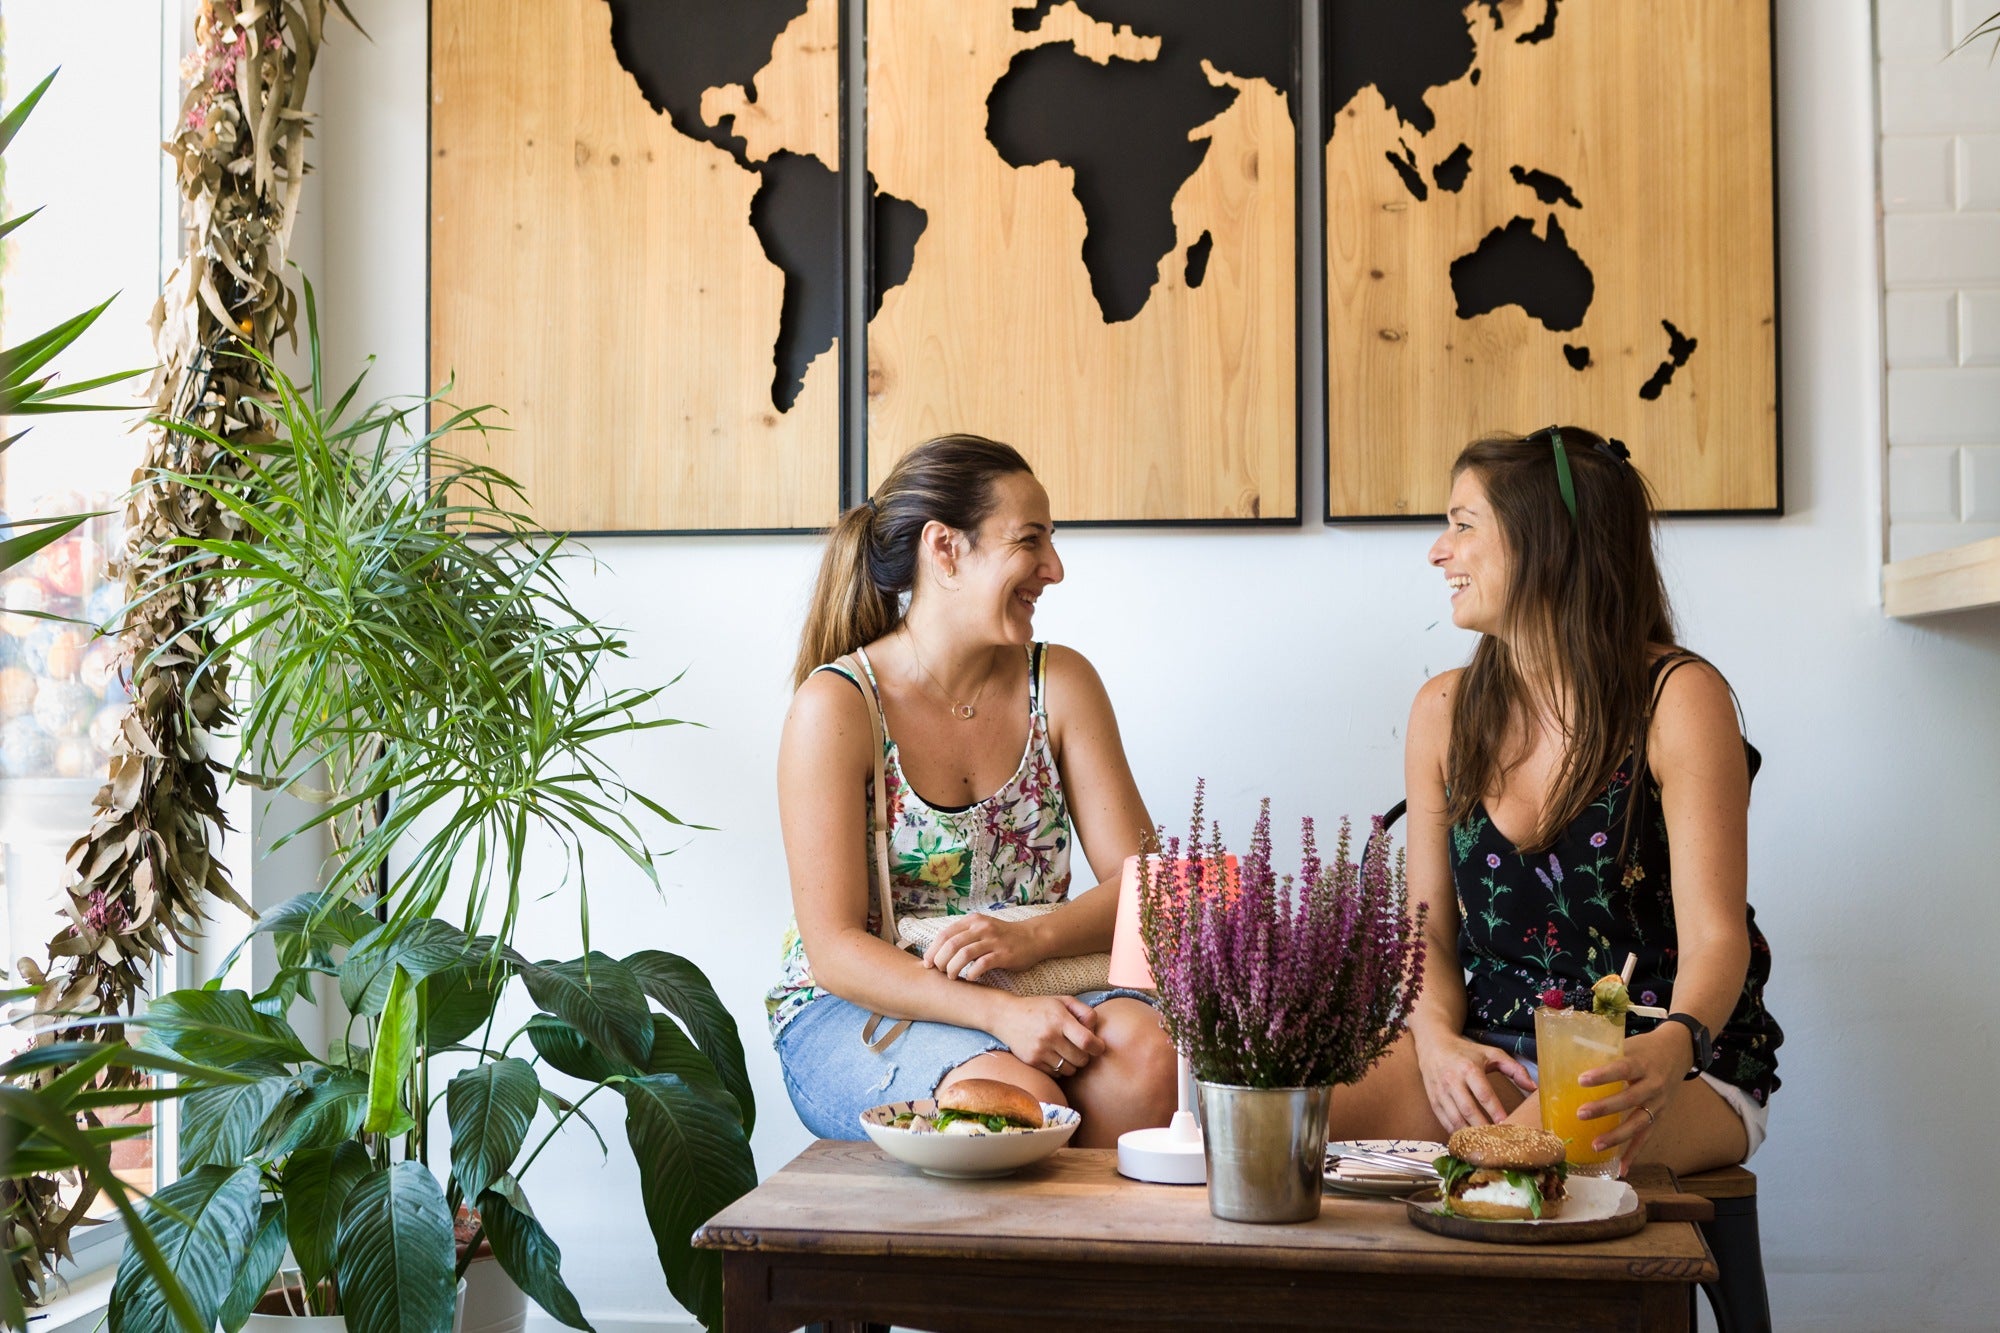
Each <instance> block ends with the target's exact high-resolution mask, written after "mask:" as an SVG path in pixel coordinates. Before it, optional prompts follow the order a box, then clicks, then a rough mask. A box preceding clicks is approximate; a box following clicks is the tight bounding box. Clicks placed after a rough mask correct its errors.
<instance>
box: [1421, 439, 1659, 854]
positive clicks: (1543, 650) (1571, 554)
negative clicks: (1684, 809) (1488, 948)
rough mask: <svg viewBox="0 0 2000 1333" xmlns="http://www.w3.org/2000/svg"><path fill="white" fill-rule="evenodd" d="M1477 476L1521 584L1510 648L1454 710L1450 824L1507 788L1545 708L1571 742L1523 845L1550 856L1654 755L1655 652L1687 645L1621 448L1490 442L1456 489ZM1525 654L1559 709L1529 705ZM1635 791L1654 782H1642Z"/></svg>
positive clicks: (1495, 639) (1490, 661) (1508, 631)
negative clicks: (1618, 779)
mask: <svg viewBox="0 0 2000 1333" xmlns="http://www.w3.org/2000/svg"><path fill="white" fill-rule="evenodd" d="M1555 431H1560V433H1561V437H1562V443H1563V446H1564V455H1565V457H1566V458H1567V460H1568V463H1569V471H1570V477H1571V479H1572V483H1573V494H1574V499H1575V506H1576V508H1575V513H1574V515H1572V514H1571V512H1570V510H1569V508H1568V506H1567V504H1566V503H1565V501H1564V499H1563V496H1562V490H1561V486H1560V483H1559V481H1558V477H1557V465H1556V451H1555V447H1554V443H1553V440H1552V439H1551V435H1552V433H1553V432H1555ZM1467 471H1470V472H1471V473H1472V474H1473V475H1474V476H1475V477H1476V478H1477V479H1478V481H1479V484H1480V486H1481V487H1482V488H1484V490H1485V491H1486V498H1487V500H1488V501H1489V502H1490V503H1491V505H1492V509H1493V521H1494V524H1495V526H1496V527H1497V528H1498V529H1499V534H1500V537H1501V539H1502V541H1503V542H1504V543H1505V546H1506V550H1507V555H1508V562H1509V572H1508V578H1507V593H1506V597H1507V600H1506V611H1505V613H1504V614H1505V618H1506V623H1505V625H1504V627H1503V628H1504V637H1502V636H1496V635H1492V634H1486V635H1482V636H1481V637H1480V640H1479V646H1478V647H1477V648H1475V649H1474V650H1473V654H1472V663H1471V665H1470V666H1468V667H1467V668H1466V670H1465V675H1464V677H1463V679H1462V680H1461V681H1460V683H1459V687H1458V691H1457V695H1456V697H1455V698H1454V699H1453V701H1452V711H1451V744H1450V746H1449V749H1448V751H1447V754H1446V757H1445V773H1446V788H1447V791H1448V793H1449V794H1448V798H1447V799H1448V808H1449V814H1450V817H1451V822H1452V823H1454V824H1457V823H1462V822H1463V821H1465V820H1466V819H1467V818H1469V817H1470V816H1471V814H1472V808H1473V806H1474V805H1476V804H1478V802H1480V801H1481V800H1482V799H1484V798H1485V797H1486V796H1487V795H1489V794H1491V793H1493V792H1495V791H1497V790H1498V789H1499V787H1500V786H1501V784H1502V782H1503V781H1504V779H1505V778H1506V775H1507V770H1508V768H1509V767H1511V765H1510V764H1509V763H1507V762H1506V759H1505V750H1506V747H1507V746H1508V744H1509V742H1510V735H1509V732H1510V729H1511V727H1512V725H1513V724H1515V723H1516V722H1517V721H1520V720H1525V719H1529V718H1532V717H1533V715H1534V711H1535V708H1536V706H1537V705H1538V704H1539V705H1542V706H1544V707H1546V708H1548V709H1549V711H1550V712H1551V714H1552V715H1553V716H1555V717H1556V719H1557V721H1558V723H1559V725H1561V726H1562V727H1563V729H1564V731H1565V733H1566V737H1565V741H1564V744H1563V756H1562V762H1561V764H1560V765H1559V766H1558V767H1557V769H1556V778H1555V783H1554V785H1553V786H1552V788H1551V789H1550V798H1549V801H1548V803H1547V805H1546V806H1545V808H1544V809H1543V812H1542V817H1541V822H1540V823H1539V824H1537V825H1536V826H1535V828H1534V830H1533V831H1532V832H1531V833H1530V834H1529V835H1528V838H1527V841H1526V842H1525V843H1524V844H1523V845H1522V850H1523V851H1539V850H1541V849H1543V848H1545V847H1547V846H1548V845H1549V844H1550V843H1552V842H1554V841H1555V839H1556V836H1557V834H1559V833H1560V832H1561V831H1562V830H1563V829H1564V828H1565V827H1567V826H1568V825H1569V824H1570V823H1571V822H1572V821H1573V820H1575V819H1576V817H1577V816H1578V815H1580V814H1582V813H1583V810H1584V807H1585V806H1587V805H1589V804H1590V802H1591V801H1592V800H1594V799H1595V798H1596V796H1597V794H1598V792H1600V791H1601V790H1603V787H1604V784H1605V783H1606V782H1608V781H1609V780H1610V778H1611V775H1612V774H1613V773H1614V772H1615V771H1616V770H1617V768H1618V766H1619V765H1620V764H1621V763H1623V762H1625V761H1626V760H1627V759H1628V758H1630V757H1632V756H1633V755H1634V752H1635V751H1638V752H1640V754H1641V755H1643V748H1644V745H1645V727H1646V718H1647V714H1648V711H1649V707H1650V703H1651V700H1650V698H1649V689H1650V685H1649V677H1650V673H1649V663H1648V660H1647V649H1648V646H1649V645H1651V644H1655V643H1658V644H1667V645H1672V644H1673V643H1674V641H1675V639H1674V622H1673V612H1672V611H1671V610H1670V609H1669V607H1668V605H1667V589H1666V584H1665V582H1664V581H1663V580H1662V579H1661V578H1660V567H1659V562H1658V561H1657V560H1656V559H1655V558H1654V554H1653V499H1652V492H1651V490H1650V489H1649V488H1648V487H1647V485H1646V479H1645V478H1644V477H1642V476H1640V475H1639V472H1638V470H1637V469H1636V468H1634V467H1633V466H1632V464H1631V463H1630V462H1629V461H1628V458H1627V455H1626V452H1625V447H1624V446H1623V445H1622V444H1614V443H1613V442H1611V441H1608V440H1606V439H1604V438H1603V437H1602V436H1600V435H1596V434H1594V433H1592V432H1590V431H1587V430H1584V429H1582V428H1580V427H1576V426H1561V427H1551V428H1549V429H1547V430H1540V431H1536V432H1535V433H1534V434H1533V435H1530V436H1528V437H1526V438H1525V439H1522V438H1517V437H1514V436H1500V437H1490V438H1487V439H1483V440H1480V441H1478V442H1476V443H1474V444H1471V445H1468V446H1467V447H1466V448H1465V450H1464V452H1462V453H1461V454H1459V456H1458V461H1457V462H1456V463H1454V464H1453V465H1452V477H1453V478H1454V479H1456V478H1457V477H1458V475H1459V474H1460V473H1462V472H1467ZM1510 645H1511V646H1510ZM1522 655H1525V656H1526V657H1527V658H1528V659H1529V660H1530V661H1531V662H1532V663H1533V664H1534V669H1535V672H1536V675H1537V676H1538V677H1539V678H1540V679H1541V680H1543V681H1544V682H1545V683H1546V688H1547V689H1548V691H1549V695H1548V697H1547V698H1544V699H1539V700H1538V699H1535V698H1533V697H1531V694H1530V691H1531V688H1532V687H1531V686H1530V684H1529V682H1528V679H1527V676H1526V675H1525V674H1524V672H1523V670H1522V663H1521V661H1520V660H1519V658H1520V657H1521V656H1522ZM1565 700H1567V701H1569V702H1568V707H1567V709H1565V708H1564V707H1563V703H1564V701H1565ZM1640 762H1643V759H1641V760H1640ZM1632 780H1633V782H1634V783H1635V784H1636V783H1639V782H1641V781H1643V775H1642V774H1640V773H1638V772H1636V771H1635V772H1634V773H1633V775H1632Z"/></svg>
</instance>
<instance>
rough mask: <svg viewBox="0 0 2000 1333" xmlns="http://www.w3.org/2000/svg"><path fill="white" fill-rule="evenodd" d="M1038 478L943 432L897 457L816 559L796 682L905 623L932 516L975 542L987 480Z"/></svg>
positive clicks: (990, 444) (983, 446)
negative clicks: (923, 539) (1025, 475)
mask: <svg viewBox="0 0 2000 1333" xmlns="http://www.w3.org/2000/svg"><path fill="white" fill-rule="evenodd" d="M1016 472H1026V473H1028V474H1029V475H1030V476H1032V475H1034V470H1033V469H1032V468H1030V467H1029V466H1028V460H1027V459H1025V458H1023V457H1021V455H1020V454H1019V453H1018V452H1016V451H1015V449H1014V448H1013V447H1012V446H1011V445H1005V444H1001V443H999V442H997V441H994V440H989V439H986V438H984V437H983V436H979V435H940V436H938V437H937V438H936V439H934V440H926V441H925V442H924V443H922V444H920V445H918V446H917V447H916V448H914V449H912V450H911V451H910V452H909V453H907V454H905V455H903V457H902V459H901V460H900V461H898V462H897V464H896V466H895V467H893V468H891V469H889V475H888V476H887V477H884V478H883V479H882V484H881V486H880V487H878V488H877V489H876V492H875V494H874V496H873V497H872V498H871V499H869V500H868V501H867V502H866V503H864V504H858V505H856V506H854V508H852V509H850V510H848V511H847V512H846V513H844V514H842V515H841V516H840V518H839V520H838V521H837V522H836V523H835V524H834V525H833V530H832V532H831V534H830V536H829V537H828V540H827V543H826V555H825V557H824V558H823V559H822V560H821V561H820V566H819V582H818V583H816V584H815V585H814V587H813V596H812V606H811V608H810V609H809V610H808V611H807V612H806V625H805V630H804V632H803V633H801V634H800V635H799V657H798V661H797V662H795V663H794V664H793V666H792V687H793V688H794V689H796V688H798V687H799V686H800V685H803V684H805V680H806V677H807V676H809V675H811V674H812V672H813V668H814V667H817V666H821V665H823V664H824V663H827V662H831V661H833V660H834V659H836V658H838V657H841V656H844V655H845V654H847V653H851V652H853V651H854V650H855V649H856V648H859V647H861V646H862V645H863V644H867V643H873V642H874V641H875V640H876V639H879V638H881V637H882V636H883V635H885V634H887V633H888V632H889V631H890V630H893V629H895V628H896V626H897V625H899V624H901V623H902V619H903V595H904V594H905V593H907V592H909V591H910V590H911V589H913V588H914V587H915V586H916V582H917V546H918V539H919V538H920V537H922V535H923V531H924V524H926V523H929V522H931V521H933V520H935V521H937V522H939V523H942V524H944V525H945V526H946V527H948V528H951V529H953V530H954V531H957V532H962V533H964V534H965V536H966V539H967V540H968V541H971V542H974V543H976V542H977V541H978V539H979V525H980V524H981V523H983V522H985V521H986V516H987V515H988V514H990V513H992V512H993V506H994V504H995V497H994V493H993V484H994V483H995V482H996V481H998V480H999V479H1000V478H1002V477H1005V476H1010V475H1012V474H1014V473H1016Z"/></svg>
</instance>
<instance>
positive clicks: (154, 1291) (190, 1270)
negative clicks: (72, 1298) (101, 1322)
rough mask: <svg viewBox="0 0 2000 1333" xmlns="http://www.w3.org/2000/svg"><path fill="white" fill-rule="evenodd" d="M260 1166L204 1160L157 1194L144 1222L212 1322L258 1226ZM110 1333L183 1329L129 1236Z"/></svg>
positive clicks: (208, 1323)
mask: <svg viewBox="0 0 2000 1333" xmlns="http://www.w3.org/2000/svg"><path fill="white" fill-rule="evenodd" d="M258 1201H259V1188H258V1182H257V1168H256V1167H254V1166H239V1167H234V1168H231V1167H226V1166H204V1167H202V1168H200V1169H199V1170H197V1171H195V1172H194V1173H192V1174H191V1175H186V1176H182V1177H181V1178H180V1179H179V1180H176V1181H175V1182H174V1183H173V1184H171V1185H168V1186H167V1187H166V1188H165V1189H162V1190H161V1191H160V1192H159V1193H157V1194H155V1195H154V1196H153V1198H152V1199H151V1201H149V1202H148V1203H147V1205H146V1208H145V1213H144V1216H145V1225H146V1228H147V1230H148V1231H149V1232H151V1234H152V1237H153V1240H154V1242H155V1243H156V1244H157V1245H158V1246H159V1250H160V1253H161V1255H162V1256H163V1257H164V1258H165V1259H166V1262H167V1265H168V1267H170V1268H171V1269H172V1271H173V1274H174V1276H175V1277H176V1278H177V1279H179V1281H180V1284H181V1286H182V1287H183V1288H184V1289H185V1290H186V1292H187V1294H188V1298H189V1299H190V1300H191V1301H192V1302H193V1303H194V1307H195V1310H196V1312H197V1313H199V1314H200V1316H201V1319H202V1324H203V1327H211V1326H213V1325H214V1323H215V1321H216V1319H217V1318H218V1317H219V1316H220V1315H221V1313H222V1303H223V1302H224V1301H225V1300H227V1299H228V1297H229V1293H230V1291H231V1289H232V1288H234V1287H235V1285H236V1276H237V1273H238V1272H239V1271H240V1270H241V1269H242V1267H243V1265H244V1262H245V1261H246V1260H247V1259H248V1258H249V1255H250V1245H251V1241H252V1239H253V1238H254V1237H255V1235H256V1232H257V1223H258ZM110 1317H111V1333H180V1331H179V1329H178V1328H176V1326H175V1324H174V1320H173V1316H172V1314H171V1313H169V1311H168V1307H167V1303H166V1300H165V1299H164V1297H163V1296H162V1294H161V1291H160V1285H159V1283H158V1282H157V1281H156V1280H155V1279H154V1277H153V1274H152V1273H151V1272H150V1271H149V1270H148V1268H147V1266H146V1264H145V1263H144V1262H143V1261H142V1260H141V1258H140V1256H139V1254H138V1252H137V1250H136V1249H135V1248H134V1247H133V1246H132V1245H131V1244H130V1243H129V1242H128V1243H127V1244H126V1247H125V1252H124V1253H123V1254H122V1255H120V1256H119V1259H118V1277H117V1279H116V1280H115V1281H114V1282H113V1283H112V1286H111V1311H110Z"/></svg>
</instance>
